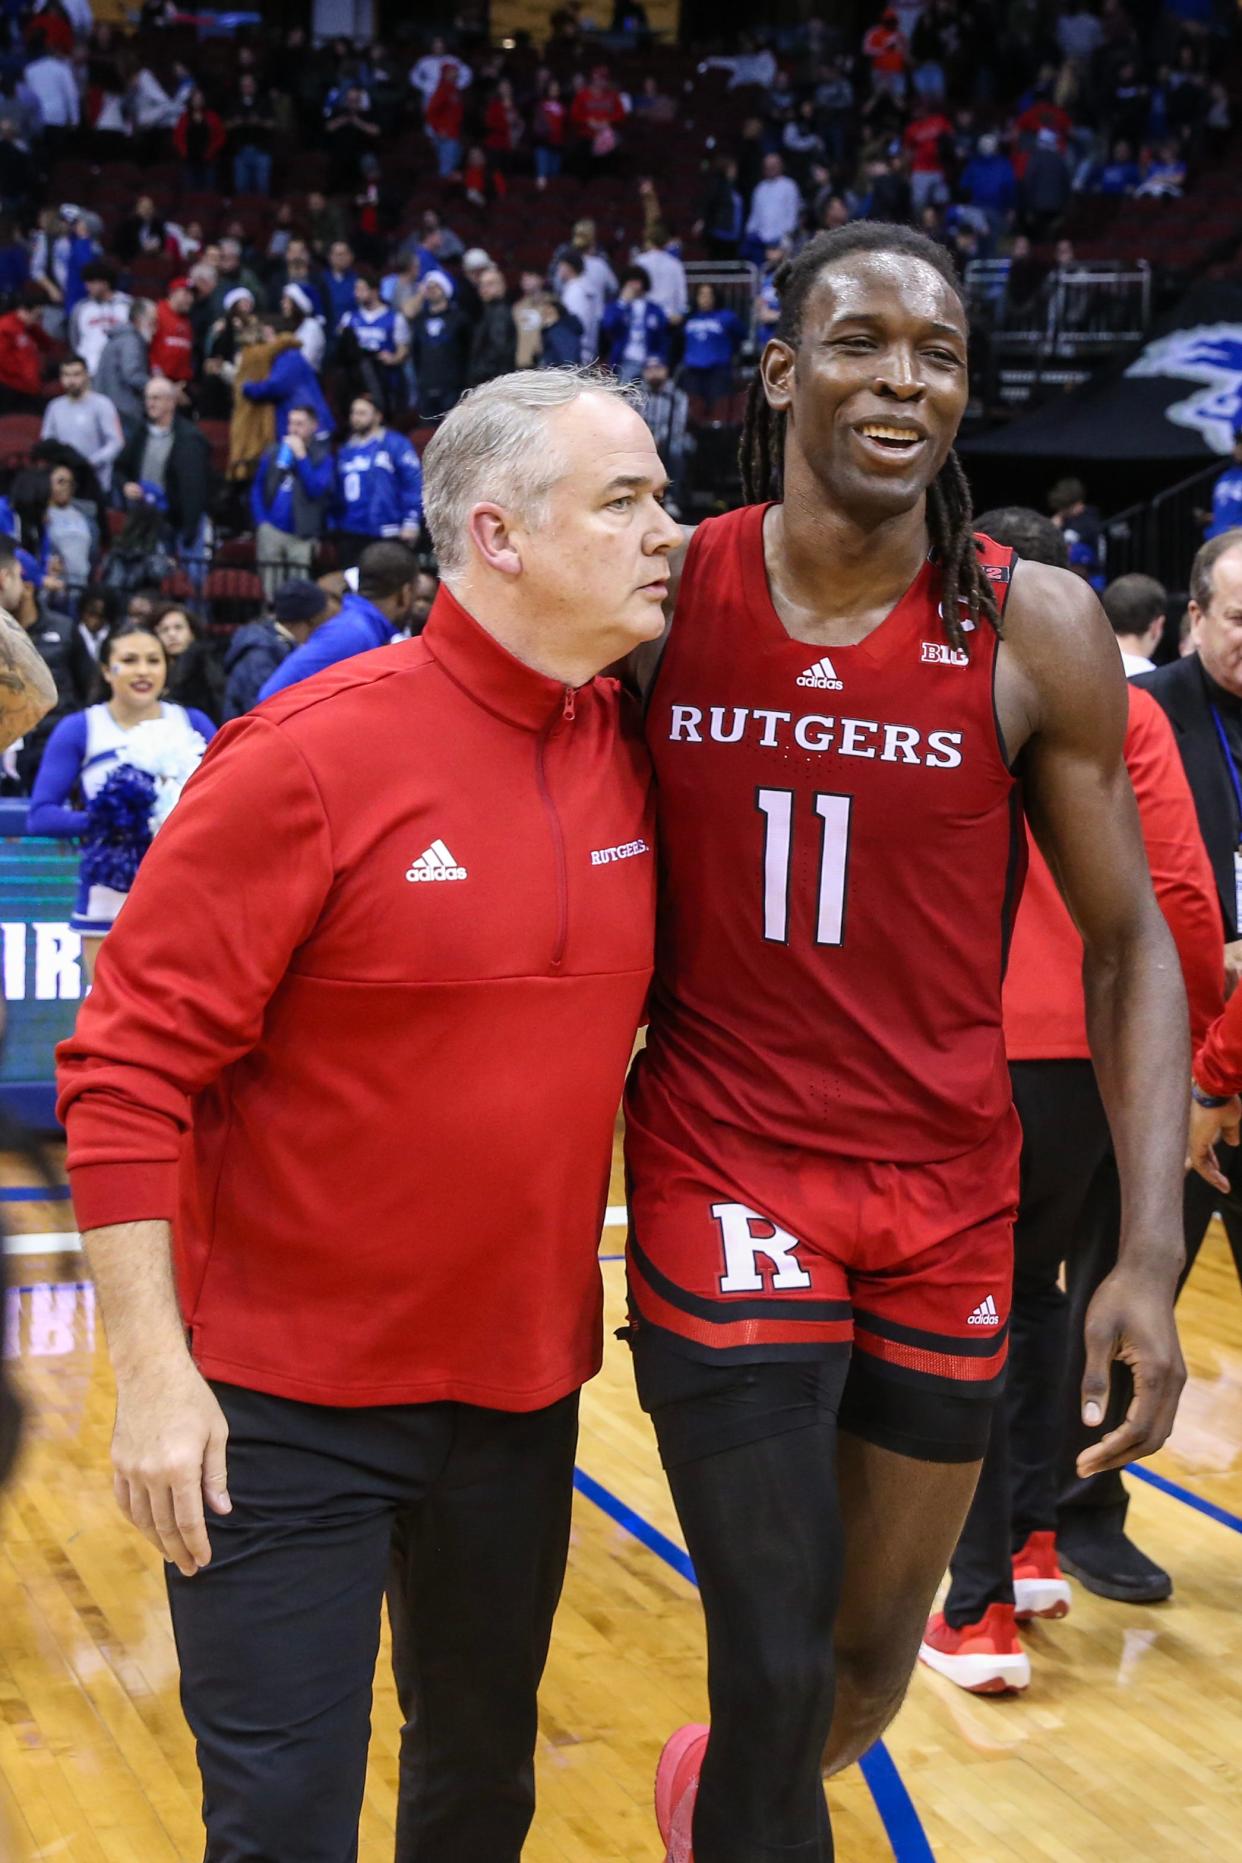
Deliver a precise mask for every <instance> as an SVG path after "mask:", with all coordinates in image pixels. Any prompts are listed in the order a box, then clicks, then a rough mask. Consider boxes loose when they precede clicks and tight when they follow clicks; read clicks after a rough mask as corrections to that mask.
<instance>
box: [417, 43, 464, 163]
mask: <svg viewBox="0 0 1242 1863" xmlns="http://www.w3.org/2000/svg"><path fill="white" fill-rule="evenodd" d="M458 75H459V74H458V67H457V64H456V62H455V61H454V60H453V59H451V58H446V59H445V61H444V63H443V65H442V66H441V69H440V81H439V83H438V84H437V85H436V88H435V89H434V91H432V93H431V96H430V97H429V98H428V100H427V108H426V109H425V110H424V111H423V127H424V128H425V129H426V131H427V134H428V136H430V138H431V141H432V143H433V145H434V147H435V152H436V167H437V169H438V171H439V173H440V175H441V177H442V178H447V177H449V176H450V175H455V174H456V173H457V171H458V169H459V168H460V167H461V130H462V122H463V120H464V118H465V114H466V112H465V106H464V104H463V103H462V100H461V88H460V86H459V84H458Z"/></svg>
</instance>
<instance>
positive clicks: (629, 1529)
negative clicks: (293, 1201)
mask: <svg viewBox="0 0 1242 1863" xmlns="http://www.w3.org/2000/svg"><path fill="white" fill-rule="evenodd" d="M2 1181H4V1182H6V1183H9V1184H13V1183H17V1182H21V1181H22V1178H21V1173H20V1171H18V1170H16V1169H14V1170H11V1171H10V1172H8V1173H7V1174H3V1178H2ZM612 1195H613V1198H614V1201H615V1202H616V1203H620V1200H621V1193H620V1183H619V1177H618V1176H616V1175H614V1183H613V1191H612ZM5 1219H6V1224H7V1226H8V1227H9V1229H10V1231H11V1232H13V1233H14V1239H15V1241H17V1242H18V1245H19V1247H22V1248H24V1249H25V1250H26V1251H29V1250H31V1249H32V1247H33V1246H34V1245H35V1238H36V1237H37V1236H46V1234H47V1232H49V1231H58V1230H62V1229H69V1228H71V1226H72V1218H71V1216H70V1214H69V1207H68V1206H67V1205H66V1204H64V1203H50V1204H43V1203H34V1202H28V1203H16V1204H8V1205H6V1207H5ZM23 1232H24V1233H25V1237H26V1240H25V1241H23V1239H22V1236H23ZM623 1234H624V1231H623V1230H622V1229H621V1228H620V1227H615V1226H614V1227H609V1228H607V1229H606V1230H605V1232H604V1235H603V1238H602V1242H601V1254H602V1256H603V1258H604V1266H603V1274H604V1280H605V1285H606V1289H607V1298H608V1341H609V1343H608V1354H607V1361H606V1364H605V1367H604V1371H603V1374H602V1375H601V1377H600V1378H599V1379H597V1380H596V1382H595V1383H594V1384H593V1385H592V1386H590V1387H589V1389H588V1391H587V1394H586V1399H585V1404H584V1414H583V1432H582V1443H581V1450H580V1455H579V1467H580V1471H581V1472H580V1484H579V1493H578V1496H577V1499H576V1505H575V1517H574V1537H573V1546H572V1551H571V1555H570V1565H569V1575H568V1581H567V1585H566V1591H565V1598H564V1602H563V1604H562V1607H561V1612H560V1616H559V1618H558V1620H557V1627H556V1634H555V1637H554V1640H553V1647H552V1656H551V1660H550V1663H549V1668H548V1673H547V1676H546V1678H545V1682H544V1688H543V1696H542V1713H541V1734H540V1742H539V1811H538V1814H537V1817H536V1821H535V1826H534V1830H533V1832H532V1835H531V1838H530V1841H529V1843H528V1845H527V1848H526V1853H525V1854H526V1857H527V1859H529V1863H658V1860H659V1858H660V1855H661V1850H660V1845H659V1842H658V1839H657V1837H656V1833H655V1826H654V1822H653V1819H652V1816H651V1810H650V1804H651V1780H652V1773H653V1769H654V1765H655V1760H656V1756H657V1754H658V1752H659V1749H660V1746H661V1743H662V1741H663V1739H664V1737H665V1735H666V1734H667V1733H668V1732H669V1731H670V1730H671V1729H672V1728H673V1727H675V1726H676V1725H678V1724H679V1723H680V1722H682V1721H685V1720H689V1719H699V1718H705V1710H706V1695H705V1690H704V1674H703V1642H702V1624H701V1617H700V1612H699V1607H698V1601H697V1597H696V1594H695V1592H694V1589H693V1586H692V1584H691V1583H690V1581H689V1579H688V1577H687V1576H685V1566H686V1561H685V1557H684V1552H683V1551H682V1548H681V1542H680V1539H679V1536H678V1529H677V1522H676V1518H675V1516H674V1513H673V1509H672V1506H671V1504H670V1502H669V1499H668V1495H667V1492H666V1490H665V1487H664V1482H663V1478H662V1475H661V1472H660V1468H659V1463H658V1461H657V1458H656V1455H655V1451H654V1447H653V1444H652V1439H651V1433H650V1429H649V1427H648V1424H647V1421H646V1419H645V1418H644V1417H643V1416H642V1414H641V1412H640V1411H639V1410H638V1407H637V1405H636V1403H635V1401H634V1397H633V1392H632V1386H631V1378H630V1369H629V1364H628V1353H627V1352H626V1350H625V1348H624V1347H623V1346H620V1345H618V1344H617V1342H616V1341H615V1340H614V1339H612V1337H611V1329H612V1328H613V1327H614V1326H616V1325H618V1324H620V1321H621V1318H622V1308H623V1269H622V1264H621V1262H620V1260H619V1259H618V1257H619V1253H620V1249H621V1245H622V1240H623ZM13 1266H14V1274H13V1277H12V1278H13V1279H14V1280H15V1282H16V1283H17V1286H16V1289H15V1291H14V1292H12V1293H11V1294H10V1297H9V1302H10V1304H9V1313H8V1330H7V1338H8V1347H7V1349H8V1351H9V1352H10V1354H11V1355H12V1356H13V1357H14V1359H15V1361H16V1363H17V1365H18V1367H19V1374H20V1377H21V1380H22V1383H23V1386H24V1389H25V1391H26V1393H27V1395H28V1397H29V1399H30V1404H31V1410H32V1416H31V1428H30V1431H29V1435H28V1442H27V1451H26V1455H25V1458H24V1460H23V1462H22V1464H21V1466H20V1468H19V1471H18V1476H17V1479H16V1481H15V1483H14V1484H13V1487H12V1489H11V1491H10V1493H9V1496H8V1498H7V1500H6V1502H5V1503H4V1504H3V1505H2V1506H0V1820H7V1823H8V1825H9V1827H10V1830H9V1833H8V1835H7V1837H5V1838H0V1858H2V1859H3V1863H33V1860H34V1859H36V1858H37V1859H53V1858H55V1859H57V1860H58V1863H105V1860H106V1863H198V1859H200V1858H201V1856H202V1827H201V1824H200V1822H199V1815H198V1778H197V1773H196V1770H195V1765H194V1753H193V1746H192V1743H191V1740H190V1737H189V1735H188V1733H187V1731H186V1728H185V1726H184V1723H183V1721H182V1719H181V1714H180V1710H179V1707H178V1702H177V1676H176V1664H175V1660H174V1653H173V1645H172V1636H171V1632H170V1629H169V1624H168V1617H167V1611H166V1608H165V1604H164V1593H163V1583H162V1579H161V1574H160V1562H159V1559H158V1557H157V1555H156V1554H155V1553H154V1552H153V1550H152V1549H151V1548H150V1547H148V1546H147V1544H146V1543H145V1542H144V1541H142V1540H140V1539H139V1537H138V1536H137V1534H136V1533H135V1532H134V1531H133V1530H132V1529H131V1528H129V1527H128V1526H127V1525H126V1524H125V1523H124V1522H123V1521H122V1519H121V1517H120V1515H119V1514H118V1513H117V1511H116V1508H115V1505H114V1502H113V1499H112V1487H111V1478H110V1474H109V1469H108V1439H109V1434H110V1429H111V1421H112V1386H111V1379H110V1375H109V1371H108V1364H107V1356H106V1352H105V1349H104V1340H103V1332H102V1327H101V1325H100V1321H99V1317H98V1313H97V1310H96V1307H95V1302H94V1295H93V1289H92V1288H91V1287H90V1285H89V1281H88V1279H87V1274H86V1267H85V1262H84V1258H83V1257H82V1256H81V1255H80V1254H47V1253H39V1254H35V1253H33V1252H25V1253H23V1254H21V1255H20V1256H19V1257H18V1259H17V1261H16V1262H15V1264H13ZM1180 1311H1181V1321H1182V1335H1183V1342H1184V1346H1185V1350H1186V1357H1187V1361H1188V1363H1189V1366H1190V1371H1191V1379H1190V1383H1189V1385H1188V1387H1187V1391H1186V1396H1185V1399H1184V1401H1183V1404H1182V1410H1181V1415H1180V1417H1179V1420H1178V1424H1177V1429H1176V1433H1175V1435H1174V1437H1173V1441H1172V1444H1171V1446H1170V1447H1169V1448H1168V1449H1166V1450H1165V1451H1164V1452H1163V1453H1162V1455H1161V1456H1160V1457H1159V1458H1158V1459H1157V1460H1156V1461H1155V1462H1154V1463H1153V1464H1151V1465H1150V1467H1151V1470H1152V1473H1153V1476H1154V1478H1155V1480H1156V1481H1159V1482H1160V1483H1161V1484H1162V1485H1160V1486H1157V1485H1154V1482H1153V1481H1140V1480H1134V1481H1133V1483H1132V1487H1133V1494H1134V1500H1133V1506H1132V1509H1131V1521H1132V1524H1133V1529H1134V1533H1135V1537H1136V1538H1137V1539H1138V1540H1139V1542H1140V1543H1141V1544H1142V1545H1143V1547H1144V1548H1145V1549H1146V1550H1147V1551H1149V1552H1150V1553H1151V1554H1152V1555H1153V1556H1154V1557H1156V1558H1158V1559H1160V1560H1161V1562H1162V1563H1164V1564H1166V1565H1167V1566H1168V1567H1169V1568H1170V1570H1171V1571H1172V1573H1173V1575H1174V1581H1175V1587H1176V1590H1175V1595H1174V1598H1173V1600H1172V1602H1171V1603H1169V1604H1167V1605H1161V1606H1156V1607H1145V1608H1140V1607H1127V1606H1123V1605H1115V1604H1105V1603H1102V1602H1100V1601H1099V1600H1097V1599H1095V1598H1092V1597H1090V1596H1089V1595H1088V1594H1086V1593H1085V1592H1083V1591H1081V1589H1079V1588H1077V1587H1076V1588H1075V1602H1074V1610H1073V1613H1072V1615H1071V1616H1070V1617H1069V1618H1068V1619H1067V1620H1066V1621H1065V1622H1063V1623H1060V1624H1051V1625H1047V1626H1042V1627H1039V1628H1037V1629H1036V1630H1035V1631H1034V1632H1033V1633H1032V1634H1031V1636H1030V1637H1029V1640H1028V1648H1029V1650H1030V1653H1031V1657H1032V1663H1033V1669H1034V1675H1033V1680H1032V1686H1031V1688H1030V1690H1029V1692H1028V1693H1027V1694H1026V1695H1025V1696H1023V1697H1020V1698H1015V1699H1010V1700H1004V1699H1002V1700H982V1699H976V1698H973V1697H970V1696H967V1695H965V1694H962V1693H961V1692H960V1691H959V1690H957V1689H955V1688H954V1687H953V1686H952V1685H951V1684H949V1683H947V1682H944V1681H942V1680H941V1679H940V1678H938V1677H934V1676H931V1675H929V1674H928V1673H927V1672H926V1671H920V1672H919V1674H918V1675H917V1676H916V1678H915V1681H914V1685H913V1687H912V1689H911V1692H910V1697H909V1700H908V1701H907V1704H906V1706H905V1708H904V1709H903V1711H902V1713H901V1716H900V1718H899V1719H898V1721H897V1723H896V1725H895V1726H894V1727H893V1729H892V1730H891V1732H890V1734H889V1737H888V1739H887V1741H886V1743H885V1748H884V1750H883V1751H882V1752H877V1753H876V1754H875V1755H874V1756H873V1757H872V1760H871V1762H870V1763H869V1765H868V1768H867V1777H866V1778H864V1776H863V1774H862V1773H861V1772H860V1771H859V1770H857V1769H855V1770H854V1771H852V1772H851V1773H849V1774H847V1775H846V1776H845V1777H844V1778H843V1779H842V1780H841V1781H840V1782H838V1783H837V1784H836V1785H835V1786H834V1788H833V1791H832V1793H831V1801H832V1805H833V1814H834V1822H835V1827H836V1831H837V1853H838V1856H839V1857H840V1858H841V1859H842V1863H872V1860H873V1859H876V1860H878V1859H882V1858H888V1857H892V1856H894V1855H895V1856H896V1857H898V1858H899V1859H900V1860H901V1863H916V1860H918V1859H926V1858H929V1857H934V1858H935V1859H937V1860H938V1863H1002V1860H1008V1859H1014V1858H1023V1859H1030V1860H1031V1863H1035V1860H1036V1859H1039V1860H1041V1863H1047V1860H1049V1859H1051V1860H1053V1863H1078V1860H1079V1859H1082V1860H1084V1863H1086V1860H1087V1859H1089V1860H1090V1863H1134V1860H1135V1859H1136V1858H1137V1859H1167V1858H1169V1857H1172V1856H1176V1855H1180V1854H1187V1853H1188V1854H1193V1855H1194V1856H1196V1857H1198V1858H1202V1859H1204V1860H1205V1863H1206V1860H1207V1859H1211V1860H1213V1863H1239V1859H1242V1537H1240V1536H1242V1295H1240V1293H1239V1289H1238V1284H1237V1280H1236V1278H1235V1275H1234V1272H1233V1268H1232V1265H1231V1263H1230V1260H1229V1256H1228V1251H1227V1249H1226V1247H1225V1245H1224V1242H1223V1239H1222V1238H1221V1237H1220V1236H1219V1235H1217V1234H1214V1235H1213V1236H1212V1237H1211V1238H1210V1239H1209V1242H1208V1244H1207V1245H1206V1246H1205V1248H1204V1251H1203V1255H1202V1257H1201V1259H1200V1262H1199V1264H1198V1266H1197V1268H1196V1271H1195V1276H1194V1279H1193V1281H1192V1283H1191V1286H1190V1288H1189V1289H1188V1291H1187V1294H1186V1296H1185V1298H1184V1300H1183V1302H1182V1305H1181V1309H1180ZM386 1661H387V1657H386V1653H382V1654H381V1661H380V1669H379V1673H378V1675H377V1685H376V1695H375V1711H374V1727H373V1735H372V1744H371V1763H370V1771H369V1775H368V1780H367V1793H366V1803H365V1808H364V1812H363V1820H362V1845H361V1853H360V1854H361V1858H362V1863H388V1859H390V1858H391V1856H392V1829H393V1810H394V1802H395V1781H396V1769H397V1711H396V1704H395V1698H394V1695H393V1690H392V1686H391V1682H390V1680H389V1678H388V1676H387V1673H386V1666H385V1665H386Z"/></svg>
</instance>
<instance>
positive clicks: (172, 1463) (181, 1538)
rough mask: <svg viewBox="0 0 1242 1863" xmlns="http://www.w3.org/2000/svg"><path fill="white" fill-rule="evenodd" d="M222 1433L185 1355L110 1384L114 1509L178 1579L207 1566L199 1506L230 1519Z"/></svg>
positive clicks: (219, 1414) (218, 1414) (207, 1392)
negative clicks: (113, 1388) (113, 1386)
mask: <svg viewBox="0 0 1242 1863" xmlns="http://www.w3.org/2000/svg"><path fill="white" fill-rule="evenodd" d="M228 1436H229V1426H228V1423H227V1421H226V1419H225V1415H224V1412H223V1411H222V1410H221V1408H220V1406H219V1404H218V1403H217V1401H216V1398H215V1395H214V1393H213V1391H212V1389H211V1387H210V1385H209V1384H208V1383H207V1382H206V1380H205V1379H204V1378H203V1377H202V1376H201V1374H200V1373H199V1372H198V1370H197V1369H196V1368H195V1366H194V1363H193V1361H192V1360H191V1358H190V1356H189V1354H188V1353H186V1354H185V1355H184V1356H183V1357H182V1358H181V1359H179V1360H172V1361H169V1360H167V1359H163V1360H160V1361H158V1362H157V1363H156V1364H154V1365H152V1366H149V1367H144V1368H143V1370H142V1371H141V1372H140V1373H137V1374H135V1375H133V1376H132V1377H129V1378H127V1379H122V1380H120V1381H118V1385H117V1400H116V1428H115V1430H114V1431H113V1436H112V1469H113V1483H112V1485H113V1489H114V1491H115V1493H116V1498H117V1505H118V1506H119V1507H120V1510H121V1512H122V1513H123V1514H124V1515H125V1516H126V1518H127V1519H128V1520H131V1521H132V1522H133V1524H134V1525H135V1526H136V1527H137V1529H138V1531H139V1532H140V1533H141V1534H142V1535H143V1537H144V1539H148V1540H150V1542H151V1544H152V1545H153V1546H154V1547H155V1549H156V1551H157V1552H160V1553H162V1554H163V1556H164V1558H165V1559H167V1560H168V1561H169V1563H170V1564H172V1565H175V1566H176V1568H177V1570H178V1571H179V1572H180V1573H181V1574H182V1576H183V1577H185V1578H193V1576H194V1574H195V1573H196V1572H198V1571H200V1570H201V1569H202V1567H203V1566H205V1565H209V1564H210V1562H211V1542H210V1541H209V1539H208V1537H207V1528H206V1525H205V1522H204V1516H203V1501H204V1499H205V1500H206V1502H207V1505H208V1506H209V1507H210V1508H212V1509H213V1511H214V1512H215V1513H217V1514H227V1513H231V1512H232V1506H233V1504H232V1502H231V1501H230V1500H229V1494H228V1479H227V1473H226V1463H225V1448H226V1445H227V1443H228Z"/></svg>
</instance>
